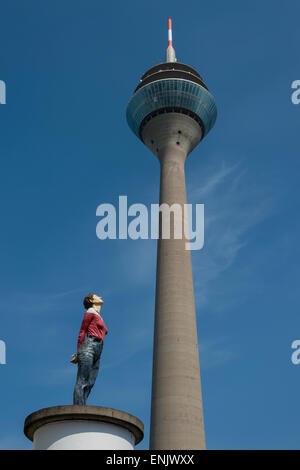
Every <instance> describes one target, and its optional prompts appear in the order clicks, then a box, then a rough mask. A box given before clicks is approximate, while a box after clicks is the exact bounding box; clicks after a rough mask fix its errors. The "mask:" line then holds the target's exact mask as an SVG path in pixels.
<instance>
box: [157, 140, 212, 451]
mask: <svg viewBox="0 0 300 470" xmlns="http://www.w3.org/2000/svg"><path fill="white" fill-rule="evenodd" d="M158 158H159V160H160V165H161V181H160V204H163V203H167V204H169V205H172V204H174V203H177V204H180V205H181V207H182V211H183V206H184V204H185V203H186V187H185V172H184V163H185V159H186V152H185V151H184V150H182V149H181V148H180V147H179V146H176V145H169V146H166V147H164V148H163V149H162V150H161V151H160V152H159V154H158ZM171 220H172V219H171ZM160 222H161V221H160ZM171 226H172V227H173V228H174V221H173V222H172V224H171ZM160 230H161V223H160ZM185 243H186V239H185V237H184V236H183V237H182V239H181V240H180V239H174V238H171V239H162V238H161V232H160V236H159V240H158V251H157V272H156V299H155V327H154V351H153V377H152V403H151V433H150V434H151V435H150V449H165V450H168V449H205V436H204V423H203V409H202V395H201V383H200V369H199V358H198V341H197V327H196V315H195V303H194V289H193V276H192V265H191V253H190V251H189V250H186V249H185Z"/></svg>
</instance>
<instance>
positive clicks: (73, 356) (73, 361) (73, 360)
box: [70, 354, 78, 364]
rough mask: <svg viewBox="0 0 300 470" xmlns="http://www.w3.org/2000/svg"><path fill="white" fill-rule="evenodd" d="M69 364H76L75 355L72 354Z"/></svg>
mask: <svg viewBox="0 0 300 470" xmlns="http://www.w3.org/2000/svg"><path fill="white" fill-rule="evenodd" d="M70 362H72V364H77V362H78V359H77V354H72V359H71V360H70Z"/></svg>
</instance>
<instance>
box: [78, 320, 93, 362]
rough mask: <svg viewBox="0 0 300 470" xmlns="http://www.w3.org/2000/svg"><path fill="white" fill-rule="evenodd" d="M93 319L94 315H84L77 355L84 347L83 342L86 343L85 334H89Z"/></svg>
mask: <svg viewBox="0 0 300 470" xmlns="http://www.w3.org/2000/svg"><path fill="white" fill-rule="evenodd" d="M92 318H93V314H92V313H86V314H85V315H84V317H83V320H82V324H81V328H80V331H79V335H78V341H77V353H78V351H79V348H80V346H81V345H82V343H83V341H84V337H85V334H86V332H87V329H88V326H89V324H90V323H91V321H92Z"/></svg>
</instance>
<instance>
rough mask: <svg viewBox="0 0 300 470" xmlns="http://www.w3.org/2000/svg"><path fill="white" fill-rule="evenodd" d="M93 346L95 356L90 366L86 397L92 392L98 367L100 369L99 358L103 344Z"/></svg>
mask: <svg viewBox="0 0 300 470" xmlns="http://www.w3.org/2000/svg"><path fill="white" fill-rule="evenodd" d="M94 345H95V356H94V363H93V365H92V368H91V372H90V377H89V383H88V387H87V388H86V393H87V397H88V396H89V394H90V393H91V390H92V388H93V386H94V385H95V382H96V378H97V376H98V372H99V367H100V357H101V353H102V348H103V342H101V343H94Z"/></svg>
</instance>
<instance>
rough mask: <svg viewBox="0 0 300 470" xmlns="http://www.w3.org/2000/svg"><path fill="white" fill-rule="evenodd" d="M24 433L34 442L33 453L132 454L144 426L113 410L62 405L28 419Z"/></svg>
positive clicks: (47, 409) (130, 417)
mask: <svg viewBox="0 0 300 470" xmlns="http://www.w3.org/2000/svg"><path fill="white" fill-rule="evenodd" d="M24 433H25V435H26V436H27V437H28V438H29V439H31V440H32V441H33V450H134V446H135V445H136V444H138V443H139V442H140V441H141V440H142V439H143V436H144V426H143V423H142V422H141V421H140V420H139V419H138V418H136V417H135V416H133V415H130V414H129V413H125V412H124V411H120V410H115V409H113V408H105V407H102V406H78V405H65V406H53V407H51V408H43V409H41V410H39V411H36V412H34V413H32V414H31V415H29V416H28V417H27V418H26V420H25V425H24Z"/></svg>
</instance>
